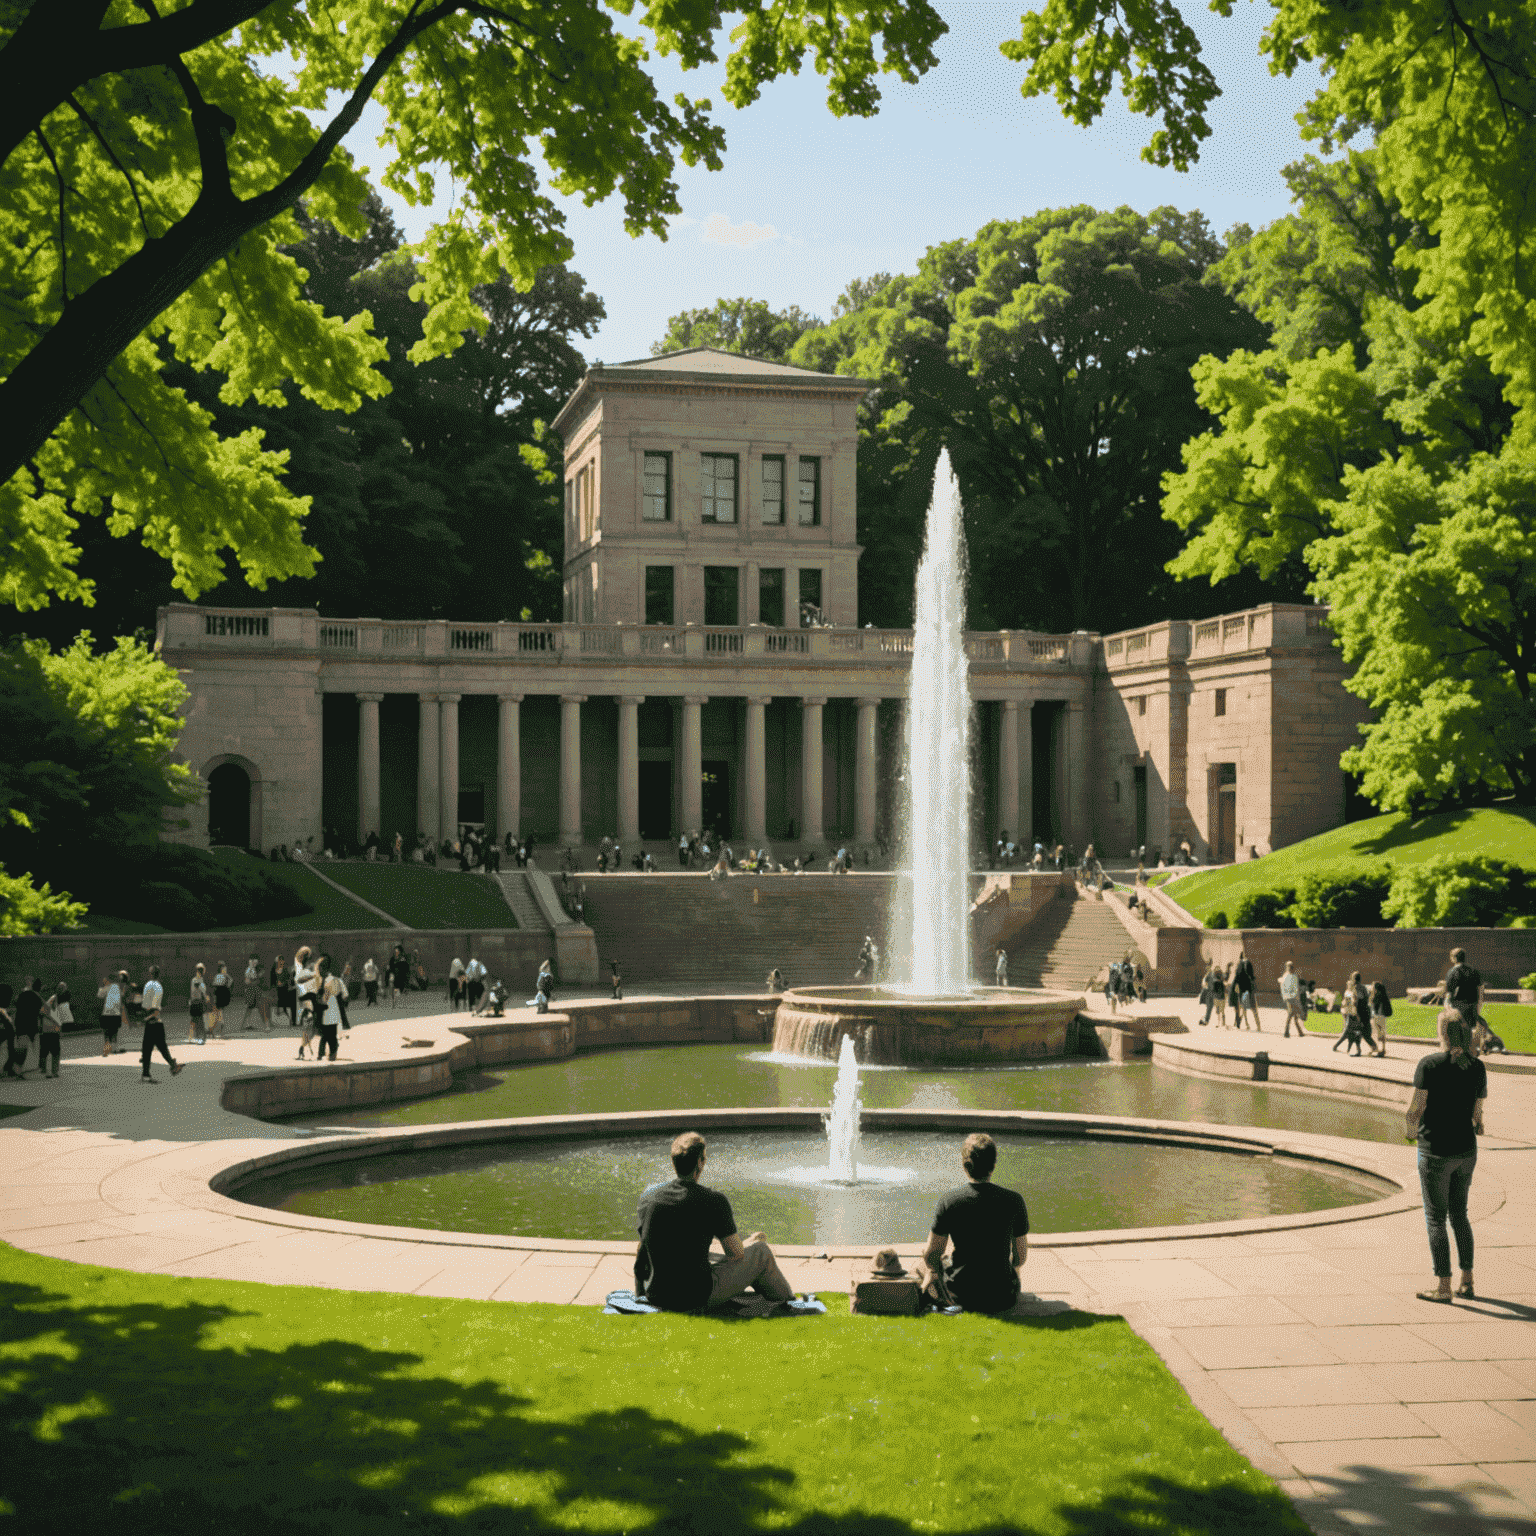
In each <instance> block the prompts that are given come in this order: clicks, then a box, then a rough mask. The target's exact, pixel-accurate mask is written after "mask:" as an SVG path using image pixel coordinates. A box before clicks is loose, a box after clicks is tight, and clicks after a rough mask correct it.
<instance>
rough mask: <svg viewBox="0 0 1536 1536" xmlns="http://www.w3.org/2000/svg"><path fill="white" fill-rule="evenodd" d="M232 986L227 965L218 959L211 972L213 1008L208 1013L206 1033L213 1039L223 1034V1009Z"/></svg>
mask: <svg viewBox="0 0 1536 1536" xmlns="http://www.w3.org/2000/svg"><path fill="white" fill-rule="evenodd" d="M234 988H235V982H234V978H233V977H232V976H231V975H230V974H229V967H228V966H227V965H225V964H224V962H223V961H222V960H220V961H219V968H218V970H217V971H215V972H214V973H213V1008H212V1011H211V1012H210V1013H209V1015H208V1033H209V1035H210V1036H211V1037H212V1038H213V1039H215V1040H217V1039H219V1038H221V1037H222V1036H223V1034H224V1010H225V1009H226V1008H228V1007H229V1005H230V1001H231V1000H232V998H233V997H234Z"/></svg>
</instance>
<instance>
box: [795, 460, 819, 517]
mask: <svg viewBox="0 0 1536 1536" xmlns="http://www.w3.org/2000/svg"><path fill="white" fill-rule="evenodd" d="M807 464H809V465H810V466H811V467H812V469H813V471H814V473H813V474H812V476H811V478H810V480H807V479H806V478H805V467H806V465H807ZM804 485H809V486H810V487H811V499H810V502H809V506H810V509H811V516H810V520H809V521H807V520H806V516H805V508H806V506H807V502H806V501H805V499H804V498H803V497H802V496H801V494H800V488H801V487H802V486H804ZM795 509H796V510H795V516H796V519H797V526H798V527H801V528H820V527H821V455H820V454H818V453H802V454H801V455H800V456H799V460H798V463H797V467H796V470H795Z"/></svg>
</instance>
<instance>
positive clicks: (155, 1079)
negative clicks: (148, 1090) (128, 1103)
mask: <svg viewBox="0 0 1536 1536" xmlns="http://www.w3.org/2000/svg"><path fill="white" fill-rule="evenodd" d="M139 1081H140V1082H141V1083H158V1082H159V1081H160V1079H159V1078H158V1077H151V1076H150V1075H149V1073H148V1072H146V1073H145V1074H144V1075H143V1076H142V1077H141V1078H140V1079H139Z"/></svg>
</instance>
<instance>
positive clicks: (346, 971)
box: [327, 956, 357, 1030]
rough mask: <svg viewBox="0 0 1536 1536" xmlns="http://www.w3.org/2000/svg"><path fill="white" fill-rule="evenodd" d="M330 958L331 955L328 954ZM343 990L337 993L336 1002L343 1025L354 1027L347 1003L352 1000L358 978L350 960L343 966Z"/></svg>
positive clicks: (343, 1026)
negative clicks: (353, 971)
mask: <svg viewBox="0 0 1536 1536" xmlns="http://www.w3.org/2000/svg"><path fill="white" fill-rule="evenodd" d="M327 959H329V956H327ZM340 979H341V990H340V991H339V992H337V994H336V1004H337V1007H338V1008H339V1009H340V1010H341V1027H342V1028H343V1029H344V1030H345V1029H351V1028H352V1020H351V1019H349V1018H348V1017H347V1004H348V1003H350V1002H351V1001H352V989H353V987H355V986H356V985H357V980H356V978H355V977H354V976H353V974H352V962H351V961H350V960H348V961H347V962H346V963H345V964H344V965H343V966H342V968H341V978H340Z"/></svg>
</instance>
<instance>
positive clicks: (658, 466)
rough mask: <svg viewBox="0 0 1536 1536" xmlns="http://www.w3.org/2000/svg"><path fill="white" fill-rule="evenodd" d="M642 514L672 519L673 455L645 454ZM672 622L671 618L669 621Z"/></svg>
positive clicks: (658, 519)
mask: <svg viewBox="0 0 1536 1536" xmlns="http://www.w3.org/2000/svg"><path fill="white" fill-rule="evenodd" d="M640 516H641V517H642V518H643V519H644V520H645V521H646V522H648V523H670V522H671V521H672V455H671V454H670V453H648V454H646V456H645V499H644V501H643V502H642V503H641V508H640ZM667 622H668V623H671V620H670V619H669V620H668V621H667Z"/></svg>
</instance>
